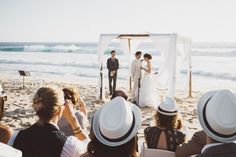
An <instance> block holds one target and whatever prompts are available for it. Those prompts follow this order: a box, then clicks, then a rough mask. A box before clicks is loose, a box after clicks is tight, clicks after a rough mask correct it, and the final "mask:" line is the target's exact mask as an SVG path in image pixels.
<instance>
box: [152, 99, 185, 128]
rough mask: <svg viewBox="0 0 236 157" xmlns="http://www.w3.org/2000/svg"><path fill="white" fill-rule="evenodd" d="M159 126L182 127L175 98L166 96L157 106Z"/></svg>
mask: <svg viewBox="0 0 236 157" xmlns="http://www.w3.org/2000/svg"><path fill="white" fill-rule="evenodd" d="M155 120H156V125H157V127H161V128H166V129H173V128H175V129H180V128H181V127H182V120H181V119H180V118H179V115H178V109H177V105H176V102H175V100H174V99H172V98H170V97H165V98H164V99H163V101H162V102H161V103H160V105H159V106H158V108H157V112H156V115H155Z"/></svg>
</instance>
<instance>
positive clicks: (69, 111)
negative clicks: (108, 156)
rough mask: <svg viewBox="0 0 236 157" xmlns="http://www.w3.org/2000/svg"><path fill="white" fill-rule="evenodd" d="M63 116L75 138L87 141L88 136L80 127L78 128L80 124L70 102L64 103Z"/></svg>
mask: <svg viewBox="0 0 236 157" xmlns="http://www.w3.org/2000/svg"><path fill="white" fill-rule="evenodd" d="M63 116H64V117H65V118H66V120H67V121H68V122H69V124H70V125H71V127H72V129H73V133H74V136H75V137H77V138H78V139H79V140H81V141H83V140H85V139H88V135H87V134H86V133H85V132H84V131H83V129H82V127H81V126H80V124H79V122H78V120H77V118H76V116H75V112H74V105H73V103H72V102H71V100H66V101H65V103H64V110H63Z"/></svg>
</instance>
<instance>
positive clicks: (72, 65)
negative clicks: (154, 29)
mask: <svg viewBox="0 0 236 157" xmlns="http://www.w3.org/2000/svg"><path fill="white" fill-rule="evenodd" d="M0 63H1V64H12V65H15V64H20V65H24V64H25V65H39V66H58V67H78V68H92V69H98V63H91V62H90V63H84V64H82V63H60V62H54V63H53V62H35V61H34V62H30V61H21V60H1V59H0ZM105 68H106V65H105V64H104V66H103V69H105ZM119 68H120V69H128V65H120V67H119Z"/></svg>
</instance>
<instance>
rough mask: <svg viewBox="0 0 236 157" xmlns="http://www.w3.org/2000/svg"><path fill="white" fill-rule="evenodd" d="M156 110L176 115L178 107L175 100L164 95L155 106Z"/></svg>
mask: <svg viewBox="0 0 236 157" xmlns="http://www.w3.org/2000/svg"><path fill="white" fill-rule="evenodd" d="M157 112H159V113H161V114H163V115H167V116H174V115H177V112H178V108H177V105H176V102H175V100H174V99H173V98H170V97H165V98H164V99H163V101H162V102H161V103H160V105H159V106H158V107H157Z"/></svg>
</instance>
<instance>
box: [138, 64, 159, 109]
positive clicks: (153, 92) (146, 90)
mask: <svg viewBox="0 0 236 157" xmlns="http://www.w3.org/2000/svg"><path fill="white" fill-rule="evenodd" d="M146 67H147V66H146ZM151 73H152V71H151V72H150V73H148V72H146V71H145V72H144V74H143V77H142V79H141V85H140V89H139V103H138V105H139V106H140V107H145V106H147V107H152V108H157V105H158V95H157V89H156V85H155V84H154V82H153V76H152V74H151Z"/></svg>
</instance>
